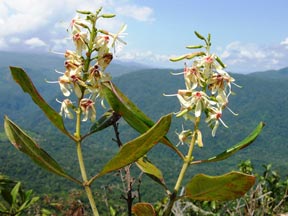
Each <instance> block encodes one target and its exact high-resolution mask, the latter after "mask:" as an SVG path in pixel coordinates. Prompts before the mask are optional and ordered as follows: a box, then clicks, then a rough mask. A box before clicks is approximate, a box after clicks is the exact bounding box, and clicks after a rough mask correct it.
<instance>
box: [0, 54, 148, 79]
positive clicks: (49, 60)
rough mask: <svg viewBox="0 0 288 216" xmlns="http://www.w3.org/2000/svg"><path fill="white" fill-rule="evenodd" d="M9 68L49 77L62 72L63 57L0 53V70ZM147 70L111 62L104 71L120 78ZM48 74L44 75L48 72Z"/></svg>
mask: <svg viewBox="0 0 288 216" xmlns="http://www.w3.org/2000/svg"><path fill="white" fill-rule="evenodd" d="M9 66H19V67H23V68H25V69H32V70H35V71H38V73H41V74H43V73H45V74H46V75H47V76H49V75H50V74H53V73H50V71H53V70H55V69H57V70H59V71H63V66H64V57H63V56H61V55H58V54H54V53H46V54H43V53H21V52H4V51H0V70H3V69H4V68H8V67H9ZM145 68H146V69H147V68H149V67H148V66H147V65H143V64H139V63H135V62H122V61H119V60H113V61H112V63H111V64H110V65H109V67H108V68H107V69H106V71H107V72H110V73H111V74H112V75H113V76H120V75H122V74H125V73H130V72H132V71H138V70H141V69H145ZM48 71H49V73H46V72H48Z"/></svg>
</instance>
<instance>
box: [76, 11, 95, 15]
mask: <svg viewBox="0 0 288 216" xmlns="http://www.w3.org/2000/svg"><path fill="white" fill-rule="evenodd" d="M76 12H77V13H79V14H85V15H90V14H92V13H91V12H90V11H85V10H76Z"/></svg>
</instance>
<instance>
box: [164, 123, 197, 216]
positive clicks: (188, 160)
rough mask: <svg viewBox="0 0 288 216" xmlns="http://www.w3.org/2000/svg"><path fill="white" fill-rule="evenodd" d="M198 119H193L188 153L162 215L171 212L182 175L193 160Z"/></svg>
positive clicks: (167, 215) (165, 215)
mask: <svg viewBox="0 0 288 216" xmlns="http://www.w3.org/2000/svg"><path fill="white" fill-rule="evenodd" d="M199 121H200V119H199V118H197V119H196V120H195V125H194V133H193V135H192V140H191V142H190V145H189V150H188V153H187V155H186V156H185V159H184V162H183V165H182V169H181V171H180V173H179V176H178V179H177V182H176V184H175V186H174V190H173V193H172V194H171V195H170V197H169V202H168V205H167V207H166V209H165V211H164V214H163V216H169V215H170V214H171V210H172V208H173V205H174V203H175V201H176V199H177V195H178V192H179V190H180V187H181V184H182V181H183V179H184V176H185V173H186V171H187V169H188V167H189V165H190V164H191V161H192V160H193V155H192V153H193V149H194V145H195V142H196V136H197V134H196V131H197V130H198V126H199Z"/></svg>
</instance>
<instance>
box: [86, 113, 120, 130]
mask: <svg viewBox="0 0 288 216" xmlns="http://www.w3.org/2000/svg"><path fill="white" fill-rule="evenodd" d="M120 118H121V116H120V115H119V114H118V113H115V112H114V111H113V110H108V111H107V112H105V113H104V114H103V115H102V116H101V117H100V119H99V120H98V121H96V122H95V123H94V124H93V125H92V126H91V128H90V133H95V132H98V131H101V130H104V129H105V128H107V127H110V126H111V125H113V124H114V123H116V122H117V121H118V120H119V119H120Z"/></svg>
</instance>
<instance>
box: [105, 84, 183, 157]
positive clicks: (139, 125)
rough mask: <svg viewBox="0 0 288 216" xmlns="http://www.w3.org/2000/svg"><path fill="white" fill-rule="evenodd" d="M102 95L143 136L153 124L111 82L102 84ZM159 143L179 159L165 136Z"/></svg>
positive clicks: (177, 151)
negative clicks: (169, 149) (168, 148)
mask: <svg viewBox="0 0 288 216" xmlns="http://www.w3.org/2000/svg"><path fill="white" fill-rule="evenodd" d="M101 89H102V93H103V95H104V97H105V99H106V100H107V101H108V103H109V105H110V106H111V108H112V109H113V110H114V111H115V112H116V113H118V114H119V115H121V116H122V117H123V118H124V119H125V121H126V122H127V123H128V124H129V125H130V126H131V127H132V128H134V129H135V130H136V131H138V132H139V133H141V134H143V133H145V132H146V131H147V130H149V129H150V128H151V127H152V126H153V125H154V122H153V121H152V120H151V119H150V118H149V117H147V116H146V115H145V113H143V112H142V111H141V110H140V109H139V108H138V107H137V106H136V105H135V104H134V103H133V102H132V101H130V100H129V98H127V97H126V96H125V95H124V94H123V93H122V92H121V91H120V90H119V89H118V88H117V87H116V86H115V85H114V84H113V83H112V82H106V83H105V84H104V83H103V84H102V88H101ZM161 142H162V143H164V144H165V145H167V146H168V147H170V148H171V149H173V150H174V151H175V152H176V153H177V154H178V155H179V156H180V157H181V158H184V156H183V154H182V153H181V152H180V151H179V150H178V149H177V148H176V147H175V146H174V145H173V144H172V143H171V142H170V141H169V139H168V138H167V137H166V136H165V137H163V138H162V139H161Z"/></svg>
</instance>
